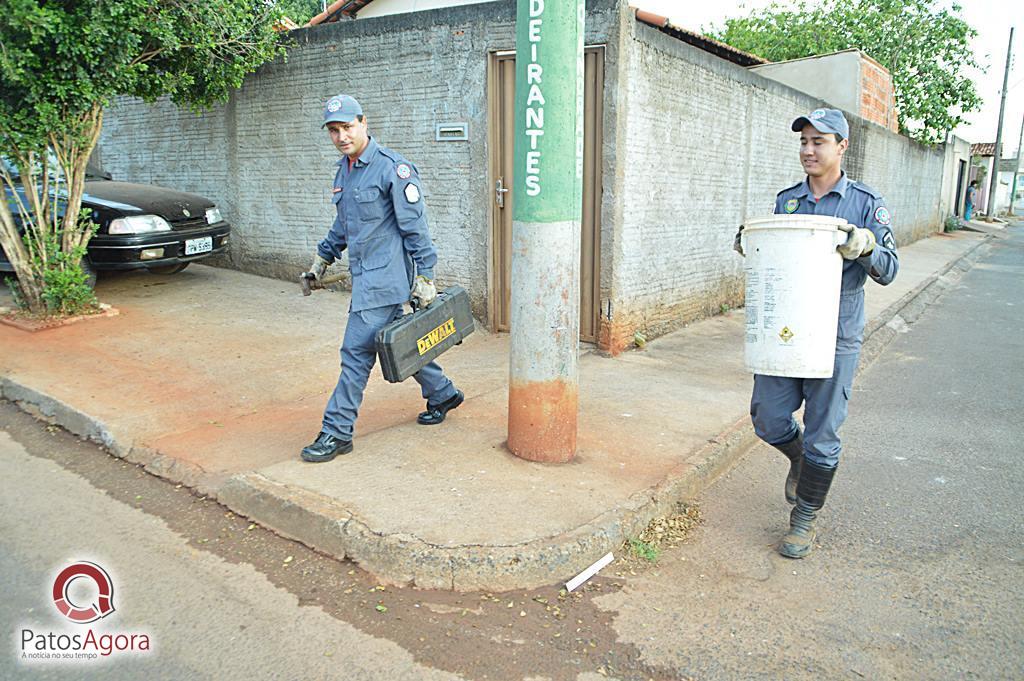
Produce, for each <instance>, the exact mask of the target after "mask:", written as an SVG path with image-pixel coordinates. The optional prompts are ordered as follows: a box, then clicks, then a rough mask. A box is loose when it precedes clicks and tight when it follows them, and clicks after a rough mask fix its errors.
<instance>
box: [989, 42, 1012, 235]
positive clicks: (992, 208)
mask: <svg viewBox="0 0 1024 681" xmlns="http://www.w3.org/2000/svg"><path fill="white" fill-rule="evenodd" d="M1012 57H1013V26H1011V27H1010V42H1009V44H1007V46H1006V69H1005V70H1004V71H1003V96H1002V98H1001V99H1000V101H999V127H997V128H996V150H995V154H996V156H995V159H994V160H993V161H992V177H991V178H990V179H989V184H988V209H987V210H986V211H985V213H986V216H985V220H986V221H987V222H992V220H993V219H994V218H995V216H996V215H995V213H996V189H997V188H998V187H999V157H1000V156H1002V154H1003V114H1004V113H1005V112H1006V89H1007V83H1008V81H1009V79H1010V59H1011V58H1012ZM1010 206H1011V208H1012V206H1013V197H1012V196H1011V197H1010Z"/></svg>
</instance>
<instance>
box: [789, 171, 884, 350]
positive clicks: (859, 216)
mask: <svg viewBox="0 0 1024 681" xmlns="http://www.w3.org/2000/svg"><path fill="white" fill-rule="evenodd" d="M775 212H776V213H780V214H797V215H831V216H833V217H838V218H843V219H844V220H846V221H847V222H849V223H850V224H851V225H854V226H855V227H863V228H865V229H870V230H871V231H872V232H873V233H874V235H875V241H876V242H877V243H876V245H875V248H874V249H873V250H872V251H871V253H869V254H867V255H866V256H864V257H861V258H857V259H856V260H844V261H843V283H842V292H841V296H840V299H839V329H838V331H837V338H836V354H840V355H842V354H852V353H856V352H860V345H861V341H862V339H863V335H864V281H865V280H866V279H867V277H869V276H870V277H871V278H872V279H874V280H875V281H877V282H878V283H879V284H882V285H883V286H884V285H886V284H888V283H890V282H891V281H892V280H893V279H895V278H896V272H897V271H898V270H899V259H898V257H897V255H896V240H895V239H894V238H893V236H892V220H891V217H890V215H889V209H888V208H887V207H886V205H885V201H884V200H883V199H882V196H881V195H880V194H879V193H878V192H876V191H875V190H874V189H871V188H870V187H868V186H867V185H864V184H861V183H860V182H855V181H853V180H850V179H849V178H848V177H847V176H846V173H845V172H844V173H843V174H842V176H841V177H840V178H839V181H838V182H836V185H835V186H834V187H832V189H831V190H830V191H829V192H828V193H827V194H825V195H824V196H822V197H821V198H820V199H817V200H816V199H815V198H814V192H812V191H811V187H810V184H809V183H808V180H807V178H804V180H803V181H802V182H799V183H798V184H795V185H793V186H792V187H787V188H786V189H783V190H782V191H781V192H779V194H778V196H777V197H776V198H775Z"/></svg>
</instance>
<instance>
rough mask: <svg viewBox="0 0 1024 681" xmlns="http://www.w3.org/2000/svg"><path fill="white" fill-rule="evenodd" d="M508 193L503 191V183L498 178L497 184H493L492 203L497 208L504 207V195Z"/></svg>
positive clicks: (505, 190) (506, 190)
mask: <svg viewBox="0 0 1024 681" xmlns="http://www.w3.org/2000/svg"><path fill="white" fill-rule="evenodd" d="M508 192H509V190H508V189H505V183H504V182H502V178H500V177H499V178H498V180H497V182H495V183H494V202H495V203H496V204H498V208H504V207H505V194H507V193H508Z"/></svg>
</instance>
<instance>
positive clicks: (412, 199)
mask: <svg viewBox="0 0 1024 681" xmlns="http://www.w3.org/2000/svg"><path fill="white" fill-rule="evenodd" d="M403 193H404V194H405V200H406V201H408V202H409V203H419V200H420V188H419V187H417V186H416V185H415V184H413V183H412V182H409V183H408V184H406V185H405V189H404V190H403Z"/></svg>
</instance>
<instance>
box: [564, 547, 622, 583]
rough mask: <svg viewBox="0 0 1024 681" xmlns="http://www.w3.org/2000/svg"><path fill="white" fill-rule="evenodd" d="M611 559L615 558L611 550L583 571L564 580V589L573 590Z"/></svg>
mask: <svg viewBox="0 0 1024 681" xmlns="http://www.w3.org/2000/svg"><path fill="white" fill-rule="evenodd" d="M613 560H615V556H613V555H612V554H611V552H609V553H608V554H606V555H605V556H602V557H601V558H599V559H598V561H597V562H596V563H594V564H593V565H591V566H590V567H588V568H587V569H586V570H584V571H583V572H581V573H579V574H578V575H576V576H575V577H573V578H572V579H570V580H569V581H568V582H566V583H565V589H566V591H573V590H574V589H576V587H578V586H579V585H580V584H582V583H583V582H585V581H587V580H588V579H590V578H591V577H593V576H594V575H596V574H597V571H598V570H600V569H601V568H603V567H604V566H605V565H607V564H608V563H610V562H612V561H613Z"/></svg>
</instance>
